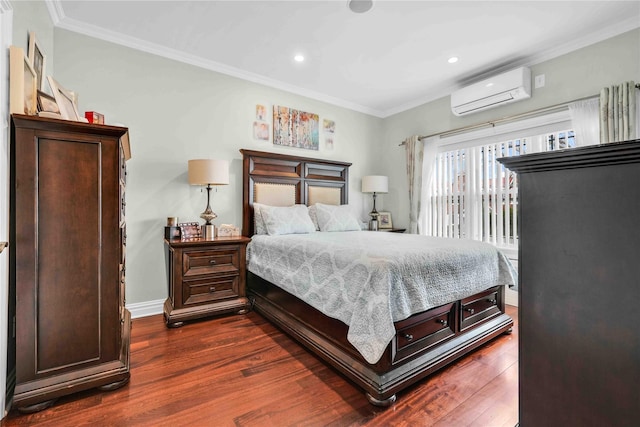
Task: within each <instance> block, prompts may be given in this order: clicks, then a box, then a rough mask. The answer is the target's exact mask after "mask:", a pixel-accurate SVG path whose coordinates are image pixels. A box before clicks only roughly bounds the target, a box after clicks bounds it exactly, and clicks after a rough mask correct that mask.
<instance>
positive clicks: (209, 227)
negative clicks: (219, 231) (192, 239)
mask: <svg viewBox="0 0 640 427" xmlns="http://www.w3.org/2000/svg"><path fill="white" fill-rule="evenodd" d="M201 228H202V238H203V239H204V240H213V239H215V237H216V226H215V225H213V224H204V225H202V227H201Z"/></svg>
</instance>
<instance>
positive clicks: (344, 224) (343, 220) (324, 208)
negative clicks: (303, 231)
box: [316, 203, 361, 231]
mask: <svg viewBox="0 0 640 427" xmlns="http://www.w3.org/2000/svg"><path fill="white" fill-rule="evenodd" d="M316 213H317V215H318V225H319V226H320V231H356V230H361V228H360V221H358V218H356V216H355V215H354V214H353V212H352V210H351V207H350V206H349V205H324V204H322V203H316Z"/></svg>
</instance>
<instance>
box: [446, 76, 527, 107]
mask: <svg viewBox="0 0 640 427" xmlns="http://www.w3.org/2000/svg"><path fill="white" fill-rule="evenodd" d="M527 98H531V70H529V69H528V68H526V67H521V68H517V69H515V70H511V71H508V72H506V73H503V74H499V75H497V76H494V77H492V78H490V79H486V80H483V81H481V82H478V83H474V84H472V85H470V86H467V87H465V88H462V89H460V90H458V91H456V92H454V93H452V94H451V111H452V112H453V114H455V115H456V116H464V115H465V114H471V113H475V112H477V111H482V110H486V109H488V108H494V107H498V106H500V105H504V104H508V103H510V102H515V101H520V100H522V99H527Z"/></svg>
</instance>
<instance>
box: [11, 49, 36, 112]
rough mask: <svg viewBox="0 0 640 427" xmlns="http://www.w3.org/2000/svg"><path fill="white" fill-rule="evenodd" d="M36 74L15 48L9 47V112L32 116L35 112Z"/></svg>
mask: <svg viewBox="0 0 640 427" xmlns="http://www.w3.org/2000/svg"><path fill="white" fill-rule="evenodd" d="M37 103H38V101H37V99H36V72H35V70H34V69H33V67H32V66H31V64H30V63H29V59H28V58H27V57H26V56H25V54H24V50H23V49H22V48H20V47H17V46H10V47H9V112H10V113H11V114H27V115H33V114H35V113H36V110H37Z"/></svg>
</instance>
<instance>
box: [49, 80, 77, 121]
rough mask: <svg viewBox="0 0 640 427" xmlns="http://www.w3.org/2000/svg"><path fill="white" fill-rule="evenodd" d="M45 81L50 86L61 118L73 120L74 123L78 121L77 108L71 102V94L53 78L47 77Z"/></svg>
mask: <svg viewBox="0 0 640 427" xmlns="http://www.w3.org/2000/svg"><path fill="white" fill-rule="evenodd" d="M47 79H48V80H49V86H51V91H52V92H53V97H54V98H55V100H56V104H58V108H59V109H60V115H61V116H62V118H63V119H65V120H74V121H76V122H77V121H80V114H78V108H77V107H76V104H75V103H74V102H73V93H71V91H70V90H67V89H65V88H63V87H62V86H60V83H58V82H57V81H56V80H55V79H54V78H53V77H51V76H47Z"/></svg>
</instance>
